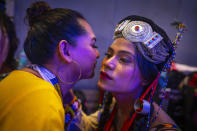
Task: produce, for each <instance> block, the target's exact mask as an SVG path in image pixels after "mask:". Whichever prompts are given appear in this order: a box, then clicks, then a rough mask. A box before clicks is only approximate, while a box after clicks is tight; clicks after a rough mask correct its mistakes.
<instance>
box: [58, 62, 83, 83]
mask: <svg viewBox="0 0 197 131" xmlns="http://www.w3.org/2000/svg"><path fill="white" fill-rule="evenodd" d="M73 63H74V64H75V65H77V67H79V76H78V78H77V79H76V80H73V81H71V82H65V81H64V80H62V77H61V75H60V74H59V71H57V78H58V79H59V80H60V82H61V83H63V84H67V85H72V84H74V83H76V82H77V81H79V80H80V78H81V76H82V73H81V68H80V66H79V63H77V62H76V61H73Z"/></svg>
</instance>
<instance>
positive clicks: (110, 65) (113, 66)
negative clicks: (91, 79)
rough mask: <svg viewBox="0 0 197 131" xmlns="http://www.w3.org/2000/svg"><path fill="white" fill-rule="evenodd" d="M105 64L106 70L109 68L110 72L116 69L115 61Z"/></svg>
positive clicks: (111, 60)
mask: <svg viewBox="0 0 197 131" xmlns="http://www.w3.org/2000/svg"><path fill="white" fill-rule="evenodd" d="M103 64H104V66H105V68H108V69H110V70H114V69H115V67H116V64H115V62H114V60H113V59H109V60H106V61H105V62H104V63H103Z"/></svg>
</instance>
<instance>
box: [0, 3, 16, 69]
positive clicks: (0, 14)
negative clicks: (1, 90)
mask: <svg viewBox="0 0 197 131" xmlns="http://www.w3.org/2000/svg"><path fill="white" fill-rule="evenodd" d="M5 4H6V3H5V1H4V0H0V28H2V29H3V28H4V29H5V32H4V31H3V33H7V36H8V40H9V47H8V55H7V58H6V60H5V62H4V63H3V64H5V65H6V66H7V67H9V68H10V69H15V68H16V67H17V66H18V64H17V61H16V59H15V58H14V57H15V52H16V49H17V47H18V43H19V40H18V38H17V36H16V31H15V25H14V23H13V22H12V20H11V18H10V17H9V16H8V15H7V14H6V12H5V11H6V7H5Z"/></svg>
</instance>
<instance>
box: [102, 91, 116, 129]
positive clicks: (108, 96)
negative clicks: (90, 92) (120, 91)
mask: <svg viewBox="0 0 197 131" xmlns="http://www.w3.org/2000/svg"><path fill="white" fill-rule="evenodd" d="M112 98H113V95H112V93H110V92H106V98H105V101H104V111H103V112H102V114H101V116H100V121H99V126H98V131H102V130H103V128H104V125H105V123H106V122H107V121H108V119H109V116H110V113H109V110H110V105H111V103H112Z"/></svg>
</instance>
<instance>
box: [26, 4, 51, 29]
mask: <svg viewBox="0 0 197 131" xmlns="http://www.w3.org/2000/svg"><path fill="white" fill-rule="evenodd" d="M50 9H51V7H50V6H49V5H48V3H46V2H44V1H39V2H35V3H33V4H31V5H30V7H29V8H27V10H26V13H27V14H26V19H27V21H28V23H29V26H32V25H33V24H34V23H36V22H37V21H38V18H39V17H40V16H41V15H43V14H44V13H45V12H48V11H49V10H50Z"/></svg>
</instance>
